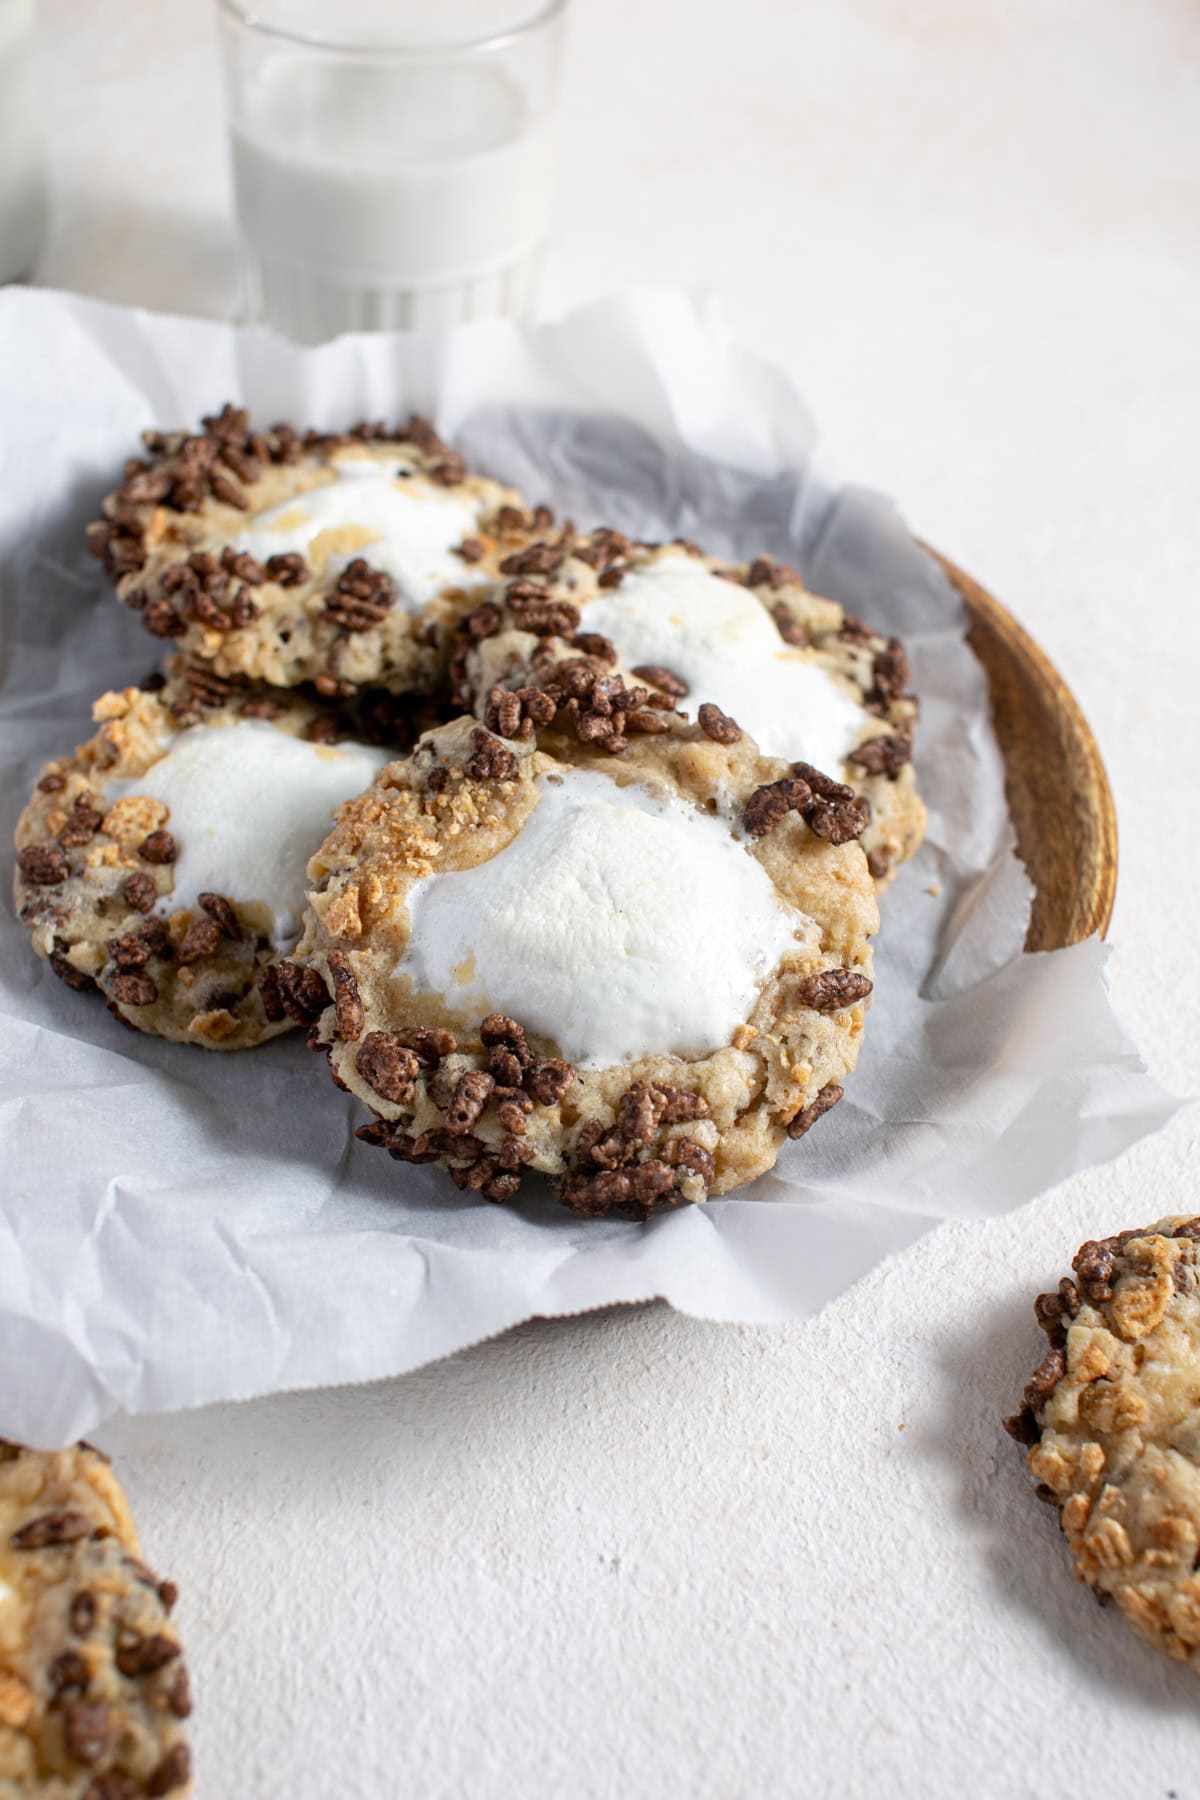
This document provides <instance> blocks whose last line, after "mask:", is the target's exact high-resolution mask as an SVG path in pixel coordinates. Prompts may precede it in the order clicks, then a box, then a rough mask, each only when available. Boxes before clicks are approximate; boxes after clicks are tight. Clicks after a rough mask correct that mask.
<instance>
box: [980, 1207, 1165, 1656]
mask: <svg viewBox="0 0 1200 1800" xmlns="http://www.w3.org/2000/svg"><path fill="white" fill-rule="evenodd" d="M1198 1238H1200V1218H1169V1219H1163V1220H1160V1221H1159V1223H1158V1224H1157V1225H1148V1226H1145V1227H1142V1228H1139V1229H1137V1230H1133V1231H1123V1232H1121V1233H1120V1234H1119V1235H1118V1236H1116V1237H1111V1238H1104V1239H1102V1240H1100V1241H1099V1242H1095V1243H1087V1244H1084V1245H1083V1247H1082V1249H1081V1250H1080V1251H1079V1254H1078V1255H1077V1256H1076V1257H1075V1260H1074V1263H1073V1264H1072V1269H1073V1276H1068V1277H1065V1278H1064V1279H1063V1280H1062V1281H1060V1282H1059V1284H1058V1288H1057V1291H1056V1292H1055V1293H1052V1294H1042V1295H1040V1296H1039V1297H1038V1300H1037V1302H1036V1304H1035V1311H1036V1314H1037V1319H1038V1323H1039V1324H1040V1325H1041V1327H1042V1329H1043V1330H1044V1331H1045V1332H1046V1333H1047V1335H1048V1336H1049V1339H1050V1346H1049V1349H1048V1350H1047V1352H1046V1355H1045V1357H1044V1358H1043V1360H1042V1362H1041V1363H1040V1365H1039V1367H1038V1369H1037V1370H1036V1372H1035V1374H1034V1376H1033V1379H1032V1380H1031V1381H1030V1383H1029V1385H1028V1386H1027V1387H1026V1389H1025V1392H1024V1395H1023V1398H1022V1405H1021V1409H1020V1411H1019V1412H1018V1413H1017V1414H1016V1415H1015V1417H1013V1418H1011V1419H1008V1420H1006V1426H1007V1429H1008V1430H1009V1432H1011V1434H1012V1435H1013V1436H1014V1437H1015V1438H1016V1439H1017V1440H1018V1442H1019V1443H1022V1444H1027V1445H1029V1446H1030V1448H1029V1453H1028V1459H1027V1460H1028V1463H1029V1467H1030V1470H1031V1471H1032V1473H1033V1474H1034V1475H1035V1476H1036V1477H1037V1480H1038V1484H1039V1485H1038V1494H1039V1496H1040V1497H1041V1498H1042V1499H1044V1500H1047V1501H1049V1502H1050V1503H1051V1504H1052V1505H1054V1506H1056V1507H1058V1509H1059V1522H1060V1524H1061V1525H1062V1529H1063V1532H1064V1534H1065V1536H1066V1539H1067V1543H1068V1545H1069V1547H1070V1550H1071V1554H1072V1556H1073V1557H1074V1559H1075V1568H1076V1573H1077V1575H1078V1577H1079V1579H1080V1580H1081V1581H1086V1582H1087V1583H1088V1585H1089V1586H1090V1587H1091V1588H1092V1589H1093V1590H1094V1591H1095V1593H1096V1595H1097V1597H1098V1598H1099V1599H1101V1600H1115V1602H1116V1604H1117V1605H1118V1606H1119V1607H1120V1609H1121V1611H1122V1612H1123V1613H1124V1615H1125V1617H1126V1618H1127V1619H1128V1620H1129V1622H1130V1623H1131V1624H1132V1625H1133V1627H1134V1629H1135V1630H1136V1631H1138V1632H1139V1633H1140V1634H1141V1635H1142V1636H1143V1637H1145V1638H1148V1639H1149V1640H1150V1642H1151V1643H1152V1644H1156V1645H1157V1646H1158V1648H1159V1649H1160V1650H1165V1651H1166V1652H1167V1655H1168V1656H1172V1657H1174V1658H1175V1659H1176V1660H1177V1661H1179V1662H1187V1663H1191V1665H1192V1666H1193V1668H1195V1669H1197V1670H1200V1574H1197V1563H1198V1561H1200V1418H1198V1415H1197V1395H1198V1394H1200V1257H1198V1255H1197V1239H1198Z"/></svg>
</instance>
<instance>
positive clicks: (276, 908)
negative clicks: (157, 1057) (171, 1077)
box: [16, 664, 403, 1050]
mask: <svg viewBox="0 0 1200 1800" xmlns="http://www.w3.org/2000/svg"><path fill="white" fill-rule="evenodd" d="M211 684H212V678H211V677H209V676H208V675H207V674H205V673H204V672H201V673H200V674H198V675H197V674H196V673H195V672H194V671H192V670H190V669H187V668H185V667H182V666H180V665H178V664H175V665H173V675H172V679H171V680H170V681H169V682H168V684H167V686H166V687H165V688H164V689H163V690H162V691H161V692H146V691H143V690H141V689H138V688H126V689H125V690H124V691H123V692H121V693H110V694H105V695H104V696H103V697H102V698H101V699H100V700H98V701H97V703H96V705H95V708H94V709H93V710H94V716H95V719H96V722H97V725H98V727H99V729H98V730H97V731H96V734H95V736H94V737H92V738H90V739H89V740H88V742H87V743H85V744H82V745H80V747H79V748H78V749H77V750H75V751H74V753H73V754H71V755H69V756H65V757H61V758H59V759H58V760H56V761H54V762H52V763H50V764H49V765H48V766H47V767H46V768H45V769H44V770H43V771H42V774H41V776H40V778H39V780H38V782H37V785H36V787H35V789H34V793H33V797H32V799H31V800H30V802H29V804H28V806H27V807H26V808H25V811H24V812H23V813H22V815H21V819H20V822H19V824H18V826H17V833H16V843H17V873H16V898H17V907H18V910H19V912H20V916H21V918H22V919H23V920H24V922H25V923H26V924H27V925H28V926H29V929H30V932H31V935H32V939H33V947H34V949H35V951H36V952H37V953H38V955H39V956H44V957H46V958H47V959H48V960H49V963H50V966H51V968H52V969H53V970H54V972H55V974H56V975H58V976H59V977H60V978H61V979H62V980H63V981H65V982H66V984H67V985H68V987H72V988H76V989H78V990H80V991H90V990H92V989H97V988H98V989H99V990H100V992H101V993H102V994H103V995H104V996H105V997H106V999H107V1000H108V1002H109V1005H110V1007H111V1009H112V1010H113V1011H114V1012H115V1013H116V1014H117V1015H118V1016H119V1017H120V1018H122V1019H124V1020H125V1021H126V1022H127V1023H128V1024H130V1025H133V1026H135V1027H136V1028H137V1029H138V1030H139V1031H146V1032H150V1033H151V1034H153V1035H154V1036H157V1037H166V1038H172V1039H174V1040H176V1041H177V1042H180V1043H188V1044H198V1045H201V1046H203V1047H205V1048H207V1049H213V1050H241V1049H245V1048H247V1047H249V1046H251V1045H253V1044H257V1043H259V1042H261V1041H262V1040H263V1039H265V1038H269V1037H272V1036H274V1035H275V1034H276V1033H278V1032H280V1031H286V1030H288V1029H289V1028H290V1026H292V1025H293V1024H296V1023H297V1022H306V1021H307V1019H308V1011H307V1010H306V1007H305V1004H304V1000H303V996H302V995H301V994H300V993H293V992H292V991H291V990H290V989H287V988H286V987H285V988H283V989H281V988H280V986H279V981H278V977H277V975H276V974H275V972H274V971H275V968H276V965H277V964H278V962H279V961H280V958H281V956H282V955H283V953H284V952H285V951H287V950H289V949H290V948H291V947H292V946H294V944H295V942H296V940H297V938H298V937H299V935H300V928H301V914H302V911H303V906H304V888H305V864H306V862H307V860H308V858H309V856H310V855H311V854H312V852H313V850H314V849H315V848H316V847H317V846H318V845H319V844H320V842H321V840H322V838H323V837H324V835H325V833H326V832H327V831H328V829H329V824H330V821H331V820H332V818H333V814H334V810H335V808H336V807H337V805H338V804H339V802H341V801H342V800H346V799H349V798H351V797H352V796H353V795H356V794H359V793H361V792H362V790H363V789H364V788H366V787H368V786H369V785H370V783H371V781H372V780H373V778H374V776H375V775H376V773H377V772H378V770H379V769H380V768H382V767H383V766H384V765H385V764H386V763H387V761H388V760H389V755H390V754H391V752H389V751H387V750H381V749H379V748H377V747H374V746H371V745H367V744H363V743H360V742H355V741H353V739H350V738H348V737H347V734H348V732H349V731H350V730H351V729H352V727H353V724H354V723H355V721H349V722H347V720H346V719H345V718H344V717H343V716H342V715H340V714H339V713H337V712H335V711H332V710H331V709H330V708H328V707H323V706H322V704H321V703H320V702H319V701H316V700H313V699H312V698H303V697H301V696H299V695H296V694H291V693H285V692H283V691H282V690H273V691H262V690H258V689H253V688H250V687H248V686H246V685H245V684H241V685H239V684H238V683H236V682H234V681H228V680H227V681H225V682H223V683H222V682H219V681H218V683H217V686H216V689H215V690H214V689H213V687H212V685H211ZM391 711H392V713H393V714H394V715H395V714H398V711H399V709H398V707H397V705H396V703H394V702H393V703H391ZM375 722H376V723H377V722H378V720H376V721H375ZM386 722H387V723H389V724H390V726H391V728H392V729H393V730H394V731H399V730H400V729H401V726H402V724H403V721H402V719H400V718H399V717H393V718H391V719H390V720H388V721H386ZM330 738H341V739H345V740H346V741H341V742H329V741H328V740H329V739H330Z"/></svg>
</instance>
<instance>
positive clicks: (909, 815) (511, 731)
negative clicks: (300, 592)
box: [451, 531, 925, 887]
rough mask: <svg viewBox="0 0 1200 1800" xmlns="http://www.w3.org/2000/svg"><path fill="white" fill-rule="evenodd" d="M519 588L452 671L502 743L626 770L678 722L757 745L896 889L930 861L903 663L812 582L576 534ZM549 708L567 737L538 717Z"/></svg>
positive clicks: (764, 564) (531, 556)
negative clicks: (596, 755)
mask: <svg viewBox="0 0 1200 1800" xmlns="http://www.w3.org/2000/svg"><path fill="white" fill-rule="evenodd" d="M518 564H519V567H518ZM502 570H504V571H505V572H509V573H511V574H513V575H514V577H515V579H513V580H512V581H510V582H509V584H508V586H507V587H505V588H503V589H501V590H499V591H498V592H497V593H496V594H495V595H493V597H492V598H491V599H489V601H488V602H487V604H486V606H483V607H480V608H477V609H475V610H474V611H473V612H472V613H470V614H467V615H465V616H464V617H463V618H462V619H461V620H460V622H459V625H458V627H457V631H456V642H455V646H454V656H453V659H452V663H451V675H452V678H453V680H454V682H455V685H456V692H457V694H458V697H459V699H460V700H461V701H462V702H463V704H464V705H466V706H470V707H471V708H472V709H473V710H474V712H475V714H476V716H477V717H478V718H480V719H481V720H482V721H483V723H484V724H485V725H486V726H487V727H488V729H489V730H490V731H493V732H495V733H496V734H497V735H498V736H500V737H501V738H503V739H505V740H508V739H512V738H514V737H528V736H529V735H530V734H531V732H533V731H534V730H537V731H538V732H539V733H540V734H541V739H542V742H543V747H544V748H546V749H548V750H551V751H552V752H553V753H554V754H556V755H571V754H573V748H572V747H573V745H574V744H576V743H584V744H599V745H601V746H603V748H604V749H606V750H607V751H609V752H610V753H611V754H620V753H622V752H623V751H624V750H625V749H626V748H627V747H628V745H630V744H631V743H633V742H634V741H635V740H636V739H637V738H638V737H639V736H643V735H648V734H662V733H663V732H665V731H667V730H668V729H669V725H668V723H667V719H668V717H669V716H670V714H671V713H672V710H673V709H678V710H680V711H681V712H683V713H685V714H686V715H687V716H688V717H690V718H695V719H696V720H697V721H698V723H699V725H700V728H701V730H702V731H704V732H705V733H706V734H707V735H708V736H709V737H711V738H712V739H713V740H714V741H716V742H718V743H726V744H732V743H735V742H736V741H737V735H738V734H739V733H740V732H745V733H746V734H747V736H749V737H750V738H751V739H753V740H754V742H755V743H756V744H757V745H758V748H759V749H760V750H761V751H763V752H764V753H765V754H768V755H770V756H773V757H780V758H785V759H786V760H787V761H788V762H789V763H791V764H792V768H791V774H792V776H793V777H802V778H804V779H805V780H807V781H808V782H809V785H810V787H811V788H812V791H813V794H814V796H815V797H816V799H817V800H818V801H819V802H820V804H816V805H814V807H813V809H812V810H811V811H810V812H809V813H808V814H807V822H808V824H809V825H810V826H811V827H812V828H813V829H814V830H815V831H817V832H818V834H819V835H824V836H825V837H827V838H828V839H829V840H830V842H833V843H844V842H848V841H849V839H850V838H852V837H857V838H861V841H862V846H863V850H864V852H865V853H866V856H867V860H868V866H869V868H870V870H871V874H872V876H873V877H874V878H875V881H876V883H877V884H878V885H879V886H880V887H882V886H884V885H886V883H887V882H888V881H889V880H890V879H891V877H892V875H893V874H894V873H895V870H896V868H897V867H898V865H899V864H900V863H901V862H903V861H904V860H905V859H906V858H907V857H910V856H911V855H912V854H913V853H914V851H915V850H916V849H917V847H918V845H919V844H920V841H921V838H922V835H923V832H924V820H925V809H924V806H923V804H922V802H921V799H920V797H919V795H918V793H917V788H916V781H915V777H914V773H913V766H912V756H913V737H914V730H915V725H916V718H917V702H916V699H915V697H914V696H913V695H912V694H910V693H909V692H908V691H907V689H908V679H909V670H908V662H907V658H906V657H905V654H904V649H903V646H902V645H901V644H900V643H899V641H898V640H897V639H896V638H891V637H887V636H885V635H884V634H882V633H880V632H878V631H875V630H873V629H872V628H871V627H870V626H869V625H865V624H863V622H862V621H861V620H858V619H854V618H852V617H851V616H850V615H849V614H847V613H845V612H844V611H843V610H842V608H841V607H840V606H839V605H837V604H836V603H835V602H834V601H832V600H826V599H823V598H822V597H821V596H820V595H817V594H812V593H810V592H809V591H808V589H807V588H806V587H805V586H804V584H803V582H802V581H801V579H800V577H799V575H798V574H797V573H796V572H795V570H793V569H790V568H788V567H787V566H786V565H785V564H783V563H779V562H774V561H772V560H770V559H769V558H767V557H758V558H756V559H755V560H754V561H753V562H752V563H749V564H734V563H727V562H722V561H721V560H720V559H719V558H717V557H712V556H706V555H704V553H703V552H702V551H701V550H699V549H697V547H696V546H695V545H694V544H685V543H676V544H665V545H651V544H637V543H632V542H631V541H630V540H629V539H628V538H624V537H621V536H620V535H619V534H618V533H616V532H611V531H599V532H593V533H592V534H591V535H590V536H589V537H584V538H579V537H569V536H566V535H564V534H562V533H559V534H558V535H556V536H554V537H552V538H550V539H549V540H548V541H547V542H546V543H545V544H544V545H542V546H534V547H533V548H531V549H530V550H528V551H526V552H525V553H524V555H523V556H521V557H520V558H518V559H516V561H514V562H512V563H511V564H508V563H506V564H503V565H502ZM539 694H541V695H542V696H545V697H546V698H547V699H548V701H549V703H550V705H551V707H552V709H553V710H552V724H551V723H550V721H547V720H545V719H543V718H539V717H538V716H537V714H536V711H535V708H536V705H537V696H538V695H539ZM814 777H815V779H814ZM820 783H824V784H825V786H824V788H822V787H821V786H819V784H820ZM763 804H764V805H765V802H764V803H763ZM772 810H774V803H773V807H772ZM818 821H819V822H818Z"/></svg>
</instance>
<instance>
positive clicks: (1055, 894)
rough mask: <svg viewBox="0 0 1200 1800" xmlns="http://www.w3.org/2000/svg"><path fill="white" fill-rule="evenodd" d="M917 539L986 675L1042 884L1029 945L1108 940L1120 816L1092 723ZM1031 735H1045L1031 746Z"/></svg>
mask: <svg viewBox="0 0 1200 1800" xmlns="http://www.w3.org/2000/svg"><path fill="white" fill-rule="evenodd" d="M917 541H918V543H920V544H921V548H922V549H923V550H924V551H925V552H926V553H927V554H928V555H929V556H931V557H932V558H933V560H934V561H935V562H936V563H937V564H938V565H939V567H940V568H941V569H942V570H943V571H944V572H945V574H946V576H947V577H948V578H949V581H950V584H951V586H952V587H953V588H954V590H955V592H956V593H957V594H958V595H959V597H960V598H961V599H962V601H963V603H964V605H965V606H966V608H967V611H968V613H969V614H970V618H971V630H970V632H969V634H968V642H969V643H970V645H971V648H972V650H973V651H974V653H975V655H976V656H977V657H978V658H979V661H980V662H981V663H982V664H983V667H984V669H985V671H986V673H987V676H988V681H989V685H990V688H991V693H992V705H993V719H994V723H995V726H996V735H997V738H998V740H999V743H1000V749H1001V753H1002V754H1003V757H1004V763H1005V770H1006V779H1007V786H1008V795H1009V803H1010V806H1011V808H1012V814H1013V824H1014V827H1015V829H1016V833H1017V845H1018V850H1019V852H1020V855H1021V859H1022V861H1023V862H1024V863H1025V866H1026V868H1027V869H1028V871H1029V875H1030V879H1031V880H1032V881H1033V884H1034V888H1035V899H1034V907H1033V914H1032V917H1031V919H1030V925H1029V933H1028V936H1027V937H1026V941H1025V948H1026V949H1027V950H1053V949H1059V948H1062V947H1065V946H1066V945H1068V944H1075V943H1079V942H1080V941H1081V940H1082V939H1084V938H1086V937H1090V936H1092V935H1093V934H1098V935H1099V936H1100V937H1104V936H1106V934H1107V932H1108V928H1109V924H1110V923H1111V920H1112V913H1113V904H1114V901H1115V899H1116V891H1117V817H1116V808H1115V805H1114V803H1113V796H1112V788H1111V787H1110V785H1109V780H1108V775H1107V773H1106V771H1105V767H1104V760H1103V758H1102V757H1101V754H1100V749H1099V746H1098V744H1097V743H1096V739H1095V736H1094V734H1093V732H1092V729H1091V727H1090V725H1089V724H1088V722H1087V720H1086V718H1085V717H1084V715H1083V712H1082V709H1081V708H1080V706H1079V702H1078V701H1077V700H1076V698H1075V696H1074V694H1073V693H1072V692H1071V690H1070V688H1069V687H1068V686H1067V684H1066V682H1065V681H1064V680H1063V678H1062V676H1061V675H1060V674H1059V672H1058V670H1057V669H1056V668H1055V666H1054V664H1053V663H1052V662H1051V661H1050V658H1049V657H1048V656H1047V655H1046V653H1045V651H1044V650H1043V649H1042V648H1041V646H1040V645H1039V644H1038V643H1037V642H1036V641H1035V640H1034V639H1033V638H1032V637H1031V636H1030V635H1029V633H1028V632H1027V631H1026V630H1025V628H1024V627H1023V626H1022V625H1020V624H1019V623H1018V622H1017V620H1016V619H1015V618H1014V617H1013V615H1012V614H1011V613H1010V612H1009V610H1008V608H1007V607H1006V606H1003V605H1002V604H1001V602H1000V601H999V600H997V599H996V597H995V595H994V594H991V593H989V592H988V590H987V589H986V588H985V587H983V586H982V585H981V584H980V583H979V582H978V581H976V580H975V579H974V577H973V576H971V575H968V574H967V573H966V571H965V570H964V569H961V568H959V566H958V565H957V563H955V562H952V561H951V559H950V558H949V557H948V556H944V555H943V554H942V553H941V551H939V550H936V549H934V547H933V546H932V545H931V544H927V543H924V542H922V541H921V540H920V539H918V540H917ZM1031 735H1032V736H1033V737H1034V738H1038V737H1040V738H1041V740H1042V741H1041V742H1034V743H1031V742H1030V741H1029V739H1030V736H1031ZM1051 810H1052V811H1053V817H1051V816H1050V812H1051ZM1068 859H1069V860H1068Z"/></svg>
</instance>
